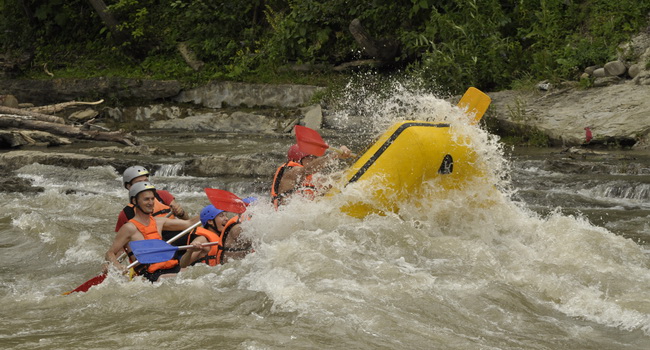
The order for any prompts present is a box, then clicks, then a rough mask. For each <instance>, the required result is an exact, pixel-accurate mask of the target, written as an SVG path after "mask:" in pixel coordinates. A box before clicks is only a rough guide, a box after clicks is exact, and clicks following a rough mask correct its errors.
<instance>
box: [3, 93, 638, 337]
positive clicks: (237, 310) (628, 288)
mask: <svg viewBox="0 0 650 350" xmlns="http://www.w3.org/2000/svg"><path fill="white" fill-rule="evenodd" d="M413 98H414V99H416V100H418V101H419V103H420V105H419V112H418V113H423V112H422V111H424V112H432V111H434V112H435V111H437V112H436V113H438V114H440V113H442V114H445V115H450V116H451V122H452V123H456V122H457V121H456V120H455V119H454V118H460V113H459V112H457V111H455V110H453V109H451V108H450V107H449V105H448V104H447V103H446V102H444V101H442V100H438V99H435V98H433V97H431V96H421V95H420V96H415V97H413ZM427 108H429V109H427ZM433 114H435V113H433ZM418 116H419V115H418V114H417V113H416V114H415V115H410V116H408V117H410V118H412V119H418V118H417V117H418ZM420 117H421V116H420ZM386 119H390V118H388V117H386ZM458 130H459V132H462V133H464V134H467V135H469V137H470V139H471V140H472V147H474V148H475V149H477V150H478V151H479V154H480V156H481V159H482V160H483V161H484V162H485V164H486V166H487V167H488V168H489V170H490V172H489V173H490V175H488V178H487V179H488V180H489V181H487V183H486V181H477V182H476V183H471V184H468V186H467V187H466V188H464V189H463V190H461V191H455V192H453V193H440V192H439V190H437V187H436V186H435V182H433V183H431V184H428V187H427V188H428V191H427V194H426V195H425V196H424V197H423V198H414V199H413V202H411V203H405V204H404V205H403V206H402V208H403V210H402V211H401V212H400V213H399V215H398V214H391V215H387V216H369V217H367V218H365V219H363V220H362V219H355V218H351V217H348V216H346V215H344V214H342V213H341V212H340V211H339V210H338V208H339V207H340V206H341V205H342V204H343V203H344V202H345V201H346V200H347V199H349V197H346V195H342V196H337V197H327V198H324V199H323V200H320V201H317V202H301V201H294V202H292V203H291V204H290V205H289V206H287V207H286V208H284V210H281V211H278V212H275V211H274V210H272V209H271V208H270V206H269V205H268V196H267V193H266V189H268V185H269V184H270V181H271V177H272V174H268V177H267V178H264V177H260V176H253V177H243V176H231V177H226V178H224V177H212V178H210V177H194V176H189V175H186V174H184V172H183V168H182V166H174V164H178V163H182V161H184V160H186V159H187V158H191V157H197V156H200V155H205V154H210V153H211V152H219V153H220V154H230V155H231V156H241V157H249V156H251V155H252V154H256V153H260V152H270V153H268V154H270V155H271V156H269V157H267V159H265V160H263V161H265V162H269V163H271V164H277V163H278V162H280V161H281V155H282V153H283V152H284V150H286V147H287V146H288V145H289V143H290V142H291V140H290V139H288V138H272V137H264V136H259V137H241V136H236V135H232V136H224V137H214V135H213V136H209V135H204V136H200V135H196V137H193V138H189V139H188V138H182V139H181V138H178V139H174V138H166V139H163V138H160V137H156V136H147V137H145V139H147V141H148V142H149V143H151V144H157V145H161V144H164V145H167V147H168V148H170V149H173V150H175V151H176V152H181V153H183V154H181V153H179V154H177V155H176V156H169V157H161V164H160V165H161V167H160V168H159V171H158V173H157V174H156V175H155V176H154V177H153V178H152V180H153V181H154V183H156V185H157V186H159V187H162V188H165V189H167V190H169V191H170V192H171V193H173V194H174V195H175V196H176V198H177V200H178V201H179V202H181V204H182V205H183V206H184V207H185V208H186V210H189V211H190V212H192V213H198V212H199V211H200V209H201V208H202V207H203V206H205V205H207V204H208V201H207V198H206V197H205V195H204V193H203V192H202V190H203V188H204V187H215V188H223V189H227V190H229V191H232V192H234V193H236V194H238V195H239V196H240V197H245V196H249V195H255V196H258V197H259V198H260V200H259V201H258V202H257V203H256V204H255V205H253V206H252V207H251V208H250V209H249V210H250V212H251V213H252V214H253V218H252V220H250V221H247V222H245V223H244V229H245V233H246V234H247V235H248V236H249V237H250V238H251V239H252V240H253V241H254V242H255V243H254V245H255V253H254V254H251V255H249V256H248V257H247V258H245V259H244V260H241V261H237V262H232V263H228V264H226V265H222V266H218V267H206V266H195V267H192V268H190V269H188V270H186V271H184V272H182V273H181V274H179V275H178V276H177V277H174V278H169V279H166V280H164V281H163V282H162V283H157V284H150V283H148V282H144V281H141V280H139V279H135V280H133V281H126V280H124V279H122V278H121V277H120V276H117V275H110V276H109V278H108V279H107V280H106V281H105V282H104V283H102V284H101V285H99V286H96V287H93V288H92V289H91V290H90V291H89V292H87V293H76V294H72V295H68V296H62V295H61V293H63V292H65V291H69V290H71V289H72V288H74V287H76V286H78V285H79V284H81V283H83V282H84V281H86V280H88V279H89V278H91V277H93V276H94V275H96V274H97V273H98V272H99V269H100V264H101V263H102V260H103V254H104V252H105V251H106V250H107V248H108V246H109V244H110V243H111V241H112V238H113V235H114V233H113V232H112V231H113V228H114V225H115V221H116V217H117V214H118V212H119V211H120V210H121V208H122V207H123V206H124V205H125V203H126V201H127V198H126V191H125V190H124V189H123V188H121V187H120V174H118V172H117V171H116V170H115V169H113V168H112V167H110V166H106V167H90V168H87V169H69V168H63V167H57V166H52V165H40V164H20V165H17V169H18V171H17V173H18V174H19V175H20V176H22V177H26V178H30V179H32V180H33V181H34V185H37V186H42V187H44V189H45V191H44V192H42V193H36V194H33V193H29V194H28V193H25V194H23V193H0V203H1V204H0V205H1V210H0V250H1V254H0V259H1V261H0V262H1V263H0V301H1V302H2V305H3V307H2V309H1V310H0V315H1V317H2V320H3V322H2V325H1V326H0V347H2V348H7V349H35V348H47V349H75V348H93V349H102V348H106V349H109V348H110V349H115V348H122V349H157V348H180V349H190V348H191V349H194V348H225V349H285V348H287V349H314V348H324V349H335V348H337V349H338V348H351V349H647V348H650V255H649V254H650V251H649V247H650V246H649V245H650V200H649V186H650V162H649V161H648V156H647V153H643V152H636V153H635V152H605V153H603V154H588V155H583V154H578V153H573V152H564V150H559V149H558V150H542V151H537V150H514V152H512V151H511V150H505V151H504V150H503V149H502V148H501V147H499V145H498V143H497V142H496V140H495V139H493V138H491V137H490V136H489V135H487V133H485V132H484V131H482V130H480V129H478V128H475V127H470V126H461V127H458ZM364 135H366V134H364ZM335 136H338V138H337V137H335ZM353 138H354V134H340V135H338V134H333V135H329V138H328V139H330V140H331V141H332V143H337V142H338V143H346V144H349V145H353V146H355V147H359V148H361V147H363V146H362V144H363V143H364V142H366V143H368V142H370V140H369V139H367V137H366V136H363V137H359V139H363V138H366V139H365V140H356V143H355V142H351V141H350V140H352V139H353ZM261 150H263V151H261ZM274 155H277V157H274ZM163 158H164V159H163ZM163 160H164V161H163ZM163 163H164V164H163ZM163 165H164V166H163ZM494 185H496V188H497V189H498V190H495V186H494ZM353 195H358V194H347V196H353Z"/></svg>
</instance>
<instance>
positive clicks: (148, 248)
mask: <svg viewBox="0 0 650 350" xmlns="http://www.w3.org/2000/svg"><path fill="white" fill-rule="evenodd" d="M129 245H130V247H131V251H132V252H133V255H135V258H136V259H138V261H139V262H140V263H141V264H154V263H159V262H163V261H167V260H171V259H172V258H173V257H174V254H175V253H176V251H177V250H178V247H174V246H173V245H170V244H168V243H167V242H165V241H162V240H159V239H144V240H141V241H132V242H131V243H129Z"/></svg>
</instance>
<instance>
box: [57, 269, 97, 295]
mask: <svg viewBox="0 0 650 350" xmlns="http://www.w3.org/2000/svg"><path fill="white" fill-rule="evenodd" d="M105 279H106V274H105V273H102V274H101V275H97V276H95V277H93V278H91V279H89V280H88V281H86V282H84V283H83V284H82V285H80V286H79V287H77V288H75V289H73V290H71V291H69V292H65V293H63V295H68V294H71V293H76V292H84V293H85V292H87V291H88V289H90V287H92V286H96V285H98V284H100V283H102V282H104V280H105Z"/></svg>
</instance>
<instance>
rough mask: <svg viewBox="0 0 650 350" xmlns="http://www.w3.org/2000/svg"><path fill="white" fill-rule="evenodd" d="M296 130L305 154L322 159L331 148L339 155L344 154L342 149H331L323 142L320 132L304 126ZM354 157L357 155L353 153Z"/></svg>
mask: <svg viewBox="0 0 650 350" xmlns="http://www.w3.org/2000/svg"><path fill="white" fill-rule="evenodd" d="M294 130H295V132H296V141H297V143H298V147H299V148H300V150H301V151H303V152H305V153H309V154H311V155H313V156H316V157H320V156H322V155H323V154H325V151H327V149H328V148H331V149H332V150H334V151H336V152H338V153H342V151H341V150H340V149H338V148H336V147H330V146H329V145H328V144H327V143H326V142H325V140H323V138H322V137H321V136H320V134H319V133H318V131H316V130H314V129H310V128H308V127H306V126H302V125H296V126H295V127H294ZM352 156H353V157H356V156H357V155H356V154H354V153H352Z"/></svg>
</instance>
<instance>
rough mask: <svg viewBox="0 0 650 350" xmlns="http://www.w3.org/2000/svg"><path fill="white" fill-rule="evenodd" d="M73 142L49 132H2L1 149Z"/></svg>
mask: <svg viewBox="0 0 650 350" xmlns="http://www.w3.org/2000/svg"><path fill="white" fill-rule="evenodd" d="M71 143H72V141H70V139H67V138H65V137H59V136H56V135H53V134H50V133H49V132H45V131H36V130H0V148H18V147H22V146H61V145H69V144H71Z"/></svg>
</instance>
